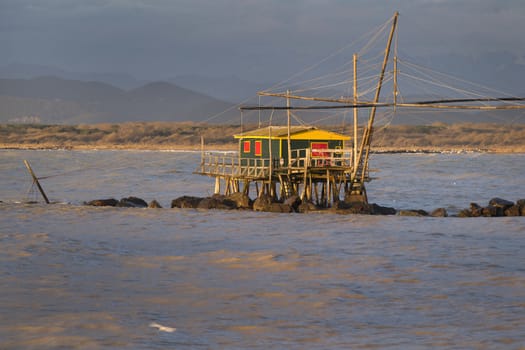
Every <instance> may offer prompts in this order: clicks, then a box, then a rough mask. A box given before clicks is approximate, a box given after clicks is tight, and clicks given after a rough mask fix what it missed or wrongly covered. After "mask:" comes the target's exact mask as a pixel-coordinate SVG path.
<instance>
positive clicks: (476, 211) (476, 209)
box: [470, 203, 483, 218]
mask: <svg viewBox="0 0 525 350" xmlns="http://www.w3.org/2000/svg"><path fill="white" fill-rule="evenodd" d="M482 212H483V208H482V207H480V206H479V205H478V204H477V203H470V214H471V215H470V216H472V217H476V218H477V217H480V216H481V215H483V214H482Z"/></svg>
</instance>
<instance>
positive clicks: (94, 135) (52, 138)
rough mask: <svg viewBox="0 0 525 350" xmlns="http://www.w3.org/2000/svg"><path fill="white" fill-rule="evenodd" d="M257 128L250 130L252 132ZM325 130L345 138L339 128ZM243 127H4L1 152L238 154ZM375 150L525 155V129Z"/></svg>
mask: <svg viewBox="0 0 525 350" xmlns="http://www.w3.org/2000/svg"><path fill="white" fill-rule="evenodd" d="M254 127H255V126H245V129H246V130H248V129H253V128H254ZM324 128H327V129H331V130H334V131H338V132H341V130H340V127H334V126H324ZM239 132H240V127H239V126H238V125H216V124H203V123H193V122H130V123H121V124H83V125H41V124H0V148H4V149H5V148H20V149H54V148H66V149H95V148H96V149H152V150H156V149H195V150H198V149H200V145H201V136H202V137H203V138H204V140H205V143H206V148H207V149H232V150H233V149H236V148H237V143H236V140H234V139H233V135H234V134H237V133H239ZM372 145H373V148H374V150H377V151H385V152H389V151H390V152H413V151H427V152H442V151H487V152H509V153H512V152H520V153H521V152H525V125H523V124H492V123H491V124H488V123H482V124H480V123H460V124H444V123H435V124H432V125H391V126H388V127H378V128H377V129H376V130H375V131H374V138H373V142H372Z"/></svg>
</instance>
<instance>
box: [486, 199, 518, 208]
mask: <svg viewBox="0 0 525 350" xmlns="http://www.w3.org/2000/svg"><path fill="white" fill-rule="evenodd" d="M489 205H490V206H492V207H497V208H503V210H505V209H507V208H509V207H512V206H513V205H514V202H511V201H508V200H506V199H501V198H497V197H496V198H492V199H491V200H490V201H489Z"/></svg>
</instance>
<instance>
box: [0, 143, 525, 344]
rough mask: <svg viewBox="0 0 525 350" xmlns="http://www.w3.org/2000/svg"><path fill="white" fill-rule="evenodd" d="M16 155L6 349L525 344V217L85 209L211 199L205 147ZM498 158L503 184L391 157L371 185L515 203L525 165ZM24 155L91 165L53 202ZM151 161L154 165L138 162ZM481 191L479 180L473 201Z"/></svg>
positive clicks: (410, 195) (0, 265)
mask: <svg viewBox="0 0 525 350" xmlns="http://www.w3.org/2000/svg"><path fill="white" fill-rule="evenodd" d="M10 152H11V153H8V154H7V153H6V154H4V156H5V157H4V158H3V159H6V162H4V163H3V165H0V172H1V173H2V174H1V175H2V177H1V179H0V189H1V191H2V192H1V193H2V196H3V198H0V199H1V200H4V203H0V218H1V219H0V276H1V281H2V292H1V293H0V339H1V341H0V344H1V346H0V348H2V349H3V348H6V349H11V348H13V349H19V348H20V349H28V348H29V349H31V348H33V349H56V348H68V349H69V348H72V349H117V348H118V349H122V348H125V349H166V348H176V349H200V348H202V349H217V348H219V349H220V348H223V349H235V348H237V349H245V348H250V349H251V348H255V349H267V348H272V349H326V348H335V349H337V348H352V349H371V348H380V349H384V348H386V349H401V348H402V349H405V348H409V349H413V348H443V349H465V348H487V349H495V348H501V349H520V348H522V347H523V345H524V344H525V336H524V334H525V316H524V315H525V312H524V311H525V292H524V291H525V268H524V266H525V256H524V255H523V249H524V248H525V238H524V235H523V233H524V232H525V220H524V219H523V218H521V217H517V218H476V219H458V218H409V217H397V216H390V217H371V216H356V215H354V216H342V215H333V214H313V215H300V214H270V213H253V212H228V211H196V210H183V209H155V210H152V209H132V208H129V209H128V208H91V207H83V206H81V205H78V204H80V203H81V202H82V201H84V200H90V199H93V198H99V197H107V196H108V194H109V195H110V196H114V197H116V198H120V197H124V196H128V195H131V194H133V195H137V196H142V197H144V198H145V199H147V200H151V199H153V198H157V199H159V200H160V201H161V203H162V204H163V205H165V206H167V205H168V204H169V201H170V200H171V199H173V198H175V197H177V196H179V195H182V194H195V195H205V192H206V191H208V190H209V189H211V188H212V185H213V184H212V183H211V182H210V181H209V179H206V178H204V179H201V178H195V181H193V180H192V179H193V176H192V174H191V172H192V170H193V167H194V164H196V163H195V160H198V155H195V154H191V153H184V154H176V153H173V154H172V153H168V154H160V153H158V152H149V153H146V152H129V153H122V152H120V153H118V152H117V153H112V152H101V153H98V152H40V153H39V152H25V153H23V154H20V153H18V152H15V151H10ZM44 156H45V158H47V161H46V162H44V161H43V160H42V158H43V157H44ZM501 157H503V158H500V156H488V155H482V156H478V157H477V158H482V159H483V162H484V163H483V166H478V167H479V168H485V167H486V166H487V164H490V167H491V168H494V169H500V168H501V166H502V165H503V163H505V162H507V163H508V164H507V163H505V164H507V165H506V166H505V169H506V170H505V171H506V172H507V173H509V175H508V178H505V181H506V182H505V183H504V184H503V185H502V186H501V188H499V190H500V193H499V194H496V193H494V190H493V189H491V188H490V186H488V182H491V181H492V180H491V178H488V179H487V180H486V183H485V184H482V183H480V182H481V181H482V180H480V179H479V178H477V177H474V179H473V181H472V184H470V183H469V182H468V179H470V177H465V176H464V174H463V173H462V171H464V173H466V174H471V173H477V174H482V175H483V171H484V170H483V169H475V164H476V163H475V162H474V160H473V159H472V158H471V157H469V156H468V155H460V156H457V155H456V156H453V157H452V156H450V158H447V157H445V156H412V157H408V156H392V157H384V156H382V157H379V158H377V162H379V163H380V164H381V167H380V168H381V177H382V178H381V180H378V181H377V183H375V184H374V183H371V186H370V187H372V184H374V185H373V186H374V189H373V190H372V189H370V190H369V191H370V192H371V196H372V193H373V196H374V201H376V202H378V203H380V204H386V205H389V204H390V203H392V201H393V200H395V201H396V203H397V204H400V206H402V207H410V205H412V204H414V205H415V206H416V207H418V208H425V209H427V208H428V207H429V206H430V208H433V207H437V206H446V205H449V204H451V203H456V204H458V205H460V206H461V205H464V206H468V203H469V201H470V200H478V199H476V198H472V197H480V198H482V200H486V201H488V199H490V198H491V197H493V196H496V195H498V196H502V197H507V198H509V199H511V200H516V199H518V198H514V196H516V195H517V193H518V192H519V191H520V189H521V190H523V184H521V187H520V186H519V185H520V183H519V179H516V178H517V177H518V176H517V174H519V165H516V164H514V163H515V162H516V160H522V161H523V157H521V158H519V157H520V156H515V157H518V158H510V159H508V158H507V159H506V158H505V157H507V156H501ZM24 158H32V160H30V161H31V162H32V164H33V163H34V168H35V171H37V172H41V173H42V175H47V174H51V173H54V171H57V172H58V171H59V170H60V171H62V170H74V169H79V168H86V169H87V168H90V169H91V170H82V171H80V172H79V174H74V175H73V176H71V177H70V176H69V175H65V177H60V176H59V177H53V178H49V179H47V180H45V183H44V186H46V187H47V189H48V192H49V194H50V196H51V197H54V198H55V199H62V200H63V201H64V202H69V203H72V204H55V205H50V206H46V205H43V204H33V205H27V204H17V203H15V202H16V200H17V199H18V200H20V199H21V198H20V191H19V190H20V189H24V191H25V188H26V186H27V180H28V179H27V178H24V176H26V175H25V174H24V171H25V170H24V169H23V164H22V166H21V167H20V166H19V165H17V164H18V161H19V160H20V159H24ZM111 160H113V161H111ZM141 160H142V161H143V165H144V167H140V166H137V162H139V161H141ZM511 160H512V162H511ZM6 163H8V165H10V166H6V165H5V164H6ZM458 163H460V164H463V166H462V167H461V169H460V168H459V167H458V166H457V164H458ZM60 164H62V166H60ZM99 164H100V165H102V164H105V165H106V168H103V167H100V168H99V167H98V165H99ZM522 164H523V163H522ZM47 166H49V167H47ZM374 166H375V165H374ZM404 166H412V171H408V170H403V169H404ZM61 167H62V168H63V169H60V168H61ZM75 167H76V168H75ZM396 167H399V168H396ZM513 167H514V168H515V169H514V168H513ZM175 169H178V170H175ZM413 169H418V170H421V174H423V175H424V176H423V175H421V177H416V179H414V180H413V181H412V182H411V186H408V187H404V186H407V185H402V181H400V180H401V176H407V173H411V172H413ZM438 169H439V170H440V171H445V172H446V173H447V174H448V177H447V175H443V174H441V175H440V173H439V172H438V171H437V170H438ZM448 170H450V171H448ZM19 171H20V172H19ZM174 171H175V172H174ZM512 171H514V173H512ZM97 172H98V174H99V175H100V176H99V175H97ZM46 173H47V174H46ZM416 173H418V172H417V171H416ZM501 173H503V171H502V172H501ZM20 174H24V175H23V176H21V175H20ZM109 174H111V175H109ZM398 176H399V177H398ZM411 176H413V177H414V176H415V175H414V174H412V175H411ZM469 176H470V175H469ZM501 176H503V175H501ZM481 178H483V176H481ZM458 181H463V184H462V187H459V188H460V190H458V189H457V188H454V189H455V190H454V191H452V190H450V192H447V191H449V190H447V191H445V190H443V191H440V190H436V191H435V192H433V193H429V194H428V193H427V192H428V189H429V188H434V187H431V185H432V186H434V185H439V186H443V185H446V184H449V183H451V182H456V183H458ZM59 184H60V185H59ZM156 184H157V186H156ZM381 184H385V187H381ZM394 184H397V185H395V186H397V191H395V190H394V189H395V188H396V187H395V186H394ZM481 185H483V186H481ZM478 186H480V187H478ZM389 188H390V189H389ZM473 188H480V190H479V191H478V192H475V193H467V191H470V190H471V189H473ZM511 189H512V190H511ZM22 193H23V191H22ZM469 196H470V197H469ZM509 196H510V197H509ZM431 197H432V198H434V199H435V201H433V202H428V203H427V200H430V199H431ZM522 197H525V194H524V195H523V196H522ZM389 201H390V202H389ZM437 202H440V203H437ZM480 202H481V200H480ZM151 324H156V325H158V326H154V327H152V326H151ZM163 327H165V328H163ZM172 328H174V329H176V330H174V331H172V332H170V331H167V330H169V329H172Z"/></svg>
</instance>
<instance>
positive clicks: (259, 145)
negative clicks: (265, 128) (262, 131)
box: [255, 140, 262, 156]
mask: <svg viewBox="0 0 525 350" xmlns="http://www.w3.org/2000/svg"><path fill="white" fill-rule="evenodd" d="M255 155H256V156H262V141H260V140H258V141H255Z"/></svg>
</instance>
